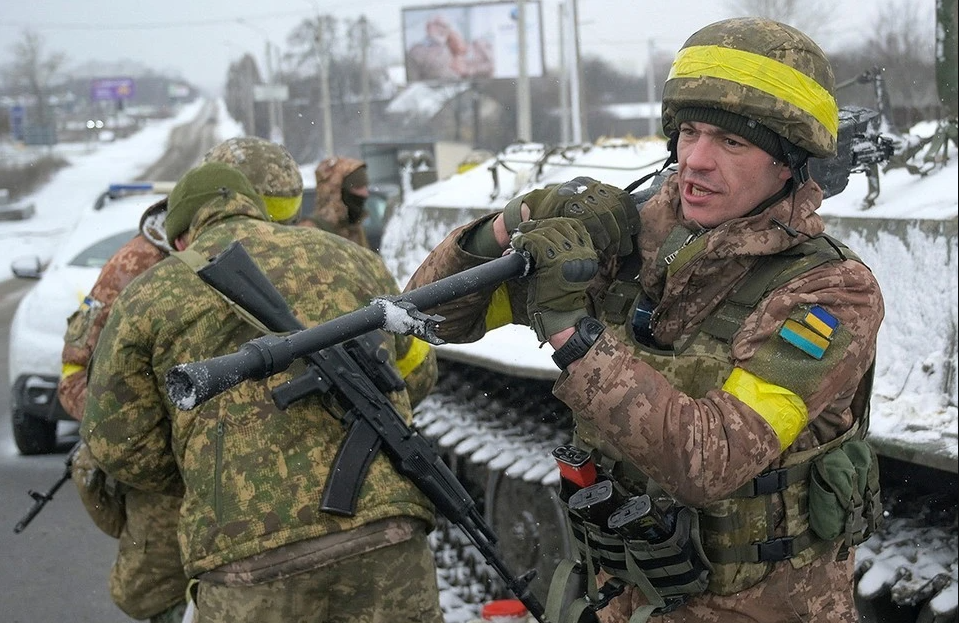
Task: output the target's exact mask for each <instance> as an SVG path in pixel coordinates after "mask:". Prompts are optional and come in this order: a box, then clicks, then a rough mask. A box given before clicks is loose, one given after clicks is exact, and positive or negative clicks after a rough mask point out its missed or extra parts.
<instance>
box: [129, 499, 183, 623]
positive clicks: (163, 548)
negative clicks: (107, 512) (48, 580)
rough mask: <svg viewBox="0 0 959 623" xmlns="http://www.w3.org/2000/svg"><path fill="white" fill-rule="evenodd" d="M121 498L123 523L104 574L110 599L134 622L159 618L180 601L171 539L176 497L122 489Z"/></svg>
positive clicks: (176, 555)
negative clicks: (114, 555) (124, 513)
mask: <svg viewBox="0 0 959 623" xmlns="http://www.w3.org/2000/svg"><path fill="white" fill-rule="evenodd" d="M124 498H125V503H126V507H127V521H126V523H125V524H124V526H123V532H121V533H120V541H119V550H120V551H119V554H118V555H117V558H116V561H115V562H114V564H113V568H112V569H111V570H110V597H112V598H113V602H114V603H115V604H116V605H117V606H118V607H119V608H120V609H121V610H123V611H124V612H125V613H127V614H128V615H129V616H131V617H133V618H134V619H147V618H151V617H154V616H161V618H162V616H163V615H164V613H166V612H167V611H168V610H170V609H171V608H178V607H181V606H184V605H185V604H184V602H185V600H186V587H187V577H186V575H185V574H184V573H183V563H181V562H180V546H179V541H178V540H177V523H178V522H179V516H180V502H181V498H180V496H178V495H163V494H159V493H153V492H146V491H137V490H136V489H129V490H127V491H126V493H125V495H124ZM180 612H181V616H182V610H180Z"/></svg>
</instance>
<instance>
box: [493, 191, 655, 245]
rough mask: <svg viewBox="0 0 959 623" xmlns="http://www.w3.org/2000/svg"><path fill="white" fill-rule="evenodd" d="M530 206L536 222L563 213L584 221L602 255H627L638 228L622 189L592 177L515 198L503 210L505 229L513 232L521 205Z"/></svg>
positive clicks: (634, 214) (637, 222) (630, 201)
mask: <svg viewBox="0 0 959 623" xmlns="http://www.w3.org/2000/svg"><path fill="white" fill-rule="evenodd" d="M524 203H525V204H526V205H527V206H529V211H530V216H529V219H530V220H533V221H536V220H541V219H546V218H553V217H557V216H563V217H567V218H574V219H577V220H580V221H582V222H583V224H584V225H585V226H586V231H588V232H589V236H590V238H591V239H592V241H593V247H594V248H595V249H596V251H597V252H598V253H599V254H600V255H602V256H603V257H606V258H608V257H612V256H613V255H620V256H622V255H628V254H629V253H630V252H631V251H632V250H633V236H634V235H635V234H636V232H637V231H638V229H639V211H638V210H637V209H636V205H635V204H634V203H633V200H632V199H631V198H630V196H629V193H627V192H626V191H625V190H621V189H619V188H616V187H615V186H611V185H609V184H604V183H602V182H599V181H597V180H594V179H593V178H591V177H576V178H573V179H571V180H570V181H568V182H566V183H564V184H560V185H557V186H552V187H549V188H543V189H540V190H534V191H532V192H529V193H526V194H525V195H520V196H519V197H516V198H514V199H513V200H512V201H510V202H509V203H508V204H506V208H505V209H504V210H503V218H504V223H505V225H506V231H509V232H512V231H514V230H515V229H516V228H517V227H518V226H519V224H520V222H521V221H522V220H523V218H522V213H521V211H520V210H521V208H522V205H523V204H524Z"/></svg>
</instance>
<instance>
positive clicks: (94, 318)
mask: <svg viewBox="0 0 959 623" xmlns="http://www.w3.org/2000/svg"><path fill="white" fill-rule="evenodd" d="M166 255H167V254H166V253H165V252H164V251H161V250H160V249H158V248H157V247H156V246H154V245H153V244H152V243H150V242H149V241H148V240H147V239H146V238H145V237H144V236H143V235H142V234H138V235H137V236H135V237H134V238H133V239H132V240H130V241H129V242H128V243H126V244H125V245H123V246H122V247H120V250H119V251H117V252H116V253H115V254H114V255H113V257H111V258H110V259H109V260H108V261H107V263H106V264H104V265H103V269H102V270H101V271H100V275H99V277H97V281H96V283H94V284H93V288H92V289H91V290H90V294H88V295H87V297H86V298H85V299H83V304H82V305H80V308H79V309H78V310H77V311H75V312H74V313H73V315H71V316H70V319H69V320H68V321H67V332H66V335H65V337H64V344H63V353H62V355H61V361H62V362H63V372H62V374H61V375H60V384H59V385H58V386H57V396H58V397H59V398H60V404H62V405H63V408H64V410H66V412H67V413H69V414H70V415H71V416H73V417H74V418H75V419H77V420H81V419H83V405H84V402H86V398H87V365H88V364H89V362H90V357H92V356H93V349H94V347H96V345H97V340H98V339H99V338H100V332H101V331H102V330H103V325H104V324H106V322H107V316H109V315H110V309H111V308H112V307H113V301H115V300H116V298H117V295H118V294H120V290H122V289H123V288H125V287H126V285H127V284H128V283H130V282H131V281H133V278H134V277H136V276H137V275H139V274H140V273H142V272H143V271H145V270H146V269H147V268H149V267H151V266H153V265H154V264H156V263H157V262H159V261H160V260H162V259H163V258H164V257H166Z"/></svg>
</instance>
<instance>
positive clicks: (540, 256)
mask: <svg viewBox="0 0 959 623" xmlns="http://www.w3.org/2000/svg"><path fill="white" fill-rule="evenodd" d="M510 244H511V245H512V247H513V248H514V249H516V250H522V251H525V252H527V253H529V255H530V257H531V258H532V262H533V275H532V277H531V278H530V284H529V294H528V295H527V296H528V298H527V301H526V307H527V310H528V312H529V319H530V326H531V327H532V328H533V330H534V331H536V337H537V338H539V340H540V341H541V342H545V341H547V340H548V339H549V337H550V336H551V335H553V334H554V333H559V332H560V331H562V330H563V329H566V328H568V327H572V326H573V325H574V324H576V321H577V320H579V319H580V318H582V317H583V316H585V315H586V287H587V286H588V285H589V282H590V280H591V279H592V278H593V276H594V275H596V272H597V270H598V269H599V262H598V259H597V257H596V251H595V250H594V249H593V245H592V242H591V241H590V238H589V233H588V232H587V231H586V227H585V226H584V225H583V223H581V222H580V221H578V220H576V219H572V218H563V217H557V218H548V219H543V220H541V221H526V222H524V223H520V225H519V232H518V233H517V234H515V235H514V236H513V239H512V241H511V242H510Z"/></svg>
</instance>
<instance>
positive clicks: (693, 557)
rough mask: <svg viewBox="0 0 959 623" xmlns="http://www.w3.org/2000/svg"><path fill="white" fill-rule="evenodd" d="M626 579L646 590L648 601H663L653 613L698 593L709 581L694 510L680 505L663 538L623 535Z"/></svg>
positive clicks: (672, 606) (677, 604) (663, 611)
mask: <svg viewBox="0 0 959 623" xmlns="http://www.w3.org/2000/svg"><path fill="white" fill-rule="evenodd" d="M625 544H626V569H627V576H626V577H627V579H629V580H630V581H631V582H634V583H635V584H636V585H637V586H639V588H640V589H641V590H642V591H643V593H644V594H646V597H647V599H649V600H650V602H654V601H655V600H656V599H657V596H658V598H659V599H661V600H662V601H663V602H664V603H663V605H662V606H660V607H659V608H658V609H657V611H655V612H654V614H664V613H666V612H669V611H671V610H674V609H676V608H678V607H679V606H681V605H682V604H684V603H685V602H686V600H687V599H689V597H690V596H693V595H698V594H700V593H702V592H703V591H705V590H706V587H707V586H708V585H709V568H708V565H709V563H708V562H707V561H706V557H705V555H704V554H703V551H702V546H701V545H700V543H699V520H698V515H697V513H696V511H695V510H693V509H692V508H689V507H681V508H680V509H679V511H678V512H677V513H676V516H675V527H674V528H673V533H672V534H671V535H670V536H669V538H667V539H665V540H662V541H657V542H653V541H648V540H645V539H626V541H625Z"/></svg>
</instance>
